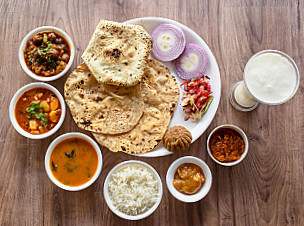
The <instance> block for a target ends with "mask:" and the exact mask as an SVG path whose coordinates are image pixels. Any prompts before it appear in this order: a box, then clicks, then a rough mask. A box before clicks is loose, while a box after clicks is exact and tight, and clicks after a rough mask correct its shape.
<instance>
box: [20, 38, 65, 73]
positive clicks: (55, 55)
mask: <svg viewBox="0 0 304 226" xmlns="http://www.w3.org/2000/svg"><path fill="white" fill-rule="evenodd" d="M70 54H71V50H70V46H69V44H68V43H67V41H66V40H65V39H64V38H63V37H62V36H60V35H59V34H57V33H54V32H41V33H38V34H36V35H35V36H33V37H32V38H30V39H29V40H28V41H27V43H26V47H25V50H24V59H25V62H26V65H27V67H28V68H29V69H30V70H31V71H32V72H33V73H35V74H36V75H38V76H42V77H49V76H53V75H57V74H59V73H60V72H62V71H63V70H64V69H65V67H66V65H67V64H68V62H69V60H70Z"/></svg>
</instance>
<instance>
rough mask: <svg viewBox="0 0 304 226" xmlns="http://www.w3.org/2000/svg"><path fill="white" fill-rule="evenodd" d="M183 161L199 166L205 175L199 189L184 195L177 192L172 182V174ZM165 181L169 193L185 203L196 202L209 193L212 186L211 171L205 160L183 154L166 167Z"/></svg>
mask: <svg viewBox="0 0 304 226" xmlns="http://www.w3.org/2000/svg"><path fill="white" fill-rule="evenodd" d="M185 163H193V164H195V165H197V166H199V167H200V168H201V169H202V170H203V172H204V175H205V179H206V180H205V183H204V184H203V186H202V187H201V188H200V190H199V191H198V192H197V193H195V194H193V195H186V194H183V193H181V192H179V191H178V190H177V189H176V188H175V187H174V186H173V184H172V182H173V179H174V174H175V172H176V170H177V168H178V167H179V166H180V165H182V164H185ZM166 183H167V187H168V190H169V191H170V193H171V195H173V196H174V197H175V198H176V199H178V200H180V201H182V202H186V203H192V202H198V201H200V200H202V199H203V198H204V197H206V195H207V194H208V193H209V191H210V189H211V186H212V173H211V170H210V168H209V166H208V165H207V163H206V162H205V161H203V160H202V159H200V158H197V157H194V156H184V157H180V158H178V159H176V160H175V161H174V162H173V163H172V164H171V165H170V167H169V168H168V171H167V175H166Z"/></svg>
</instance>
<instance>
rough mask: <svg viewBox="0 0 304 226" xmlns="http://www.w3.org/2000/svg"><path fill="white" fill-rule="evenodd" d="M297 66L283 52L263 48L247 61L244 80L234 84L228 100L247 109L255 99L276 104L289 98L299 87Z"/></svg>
mask: <svg viewBox="0 0 304 226" xmlns="http://www.w3.org/2000/svg"><path fill="white" fill-rule="evenodd" d="M299 79H300V75H299V70H298V68H297V66H296V64H295V62H294V61H293V60H292V59H291V58H290V57H289V56H288V55H286V54H285V53H282V52H280V51H277V50H264V51H261V52H259V53H257V54H255V55H254V56H253V57H251V58H250V60H249V61H248V62H247V64H246V67H245V70H244V81H241V82H238V83H237V84H235V85H234V87H233V91H232V93H231V97H230V100H231V103H232V105H233V106H234V107H236V108H237V109H238V110H241V111H250V110H253V109H255V108H256V107H257V105H258V102H259V103H263V104H268V105H277V104H282V103H285V102H286V101H288V100H290V99H291V98H292V97H293V96H294V94H295V93H296V91H297V89H298V87H299Z"/></svg>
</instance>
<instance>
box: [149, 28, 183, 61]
mask: <svg viewBox="0 0 304 226" xmlns="http://www.w3.org/2000/svg"><path fill="white" fill-rule="evenodd" d="M151 36H152V39H153V48H152V54H153V56H154V57H155V58H156V59H157V60H160V61H171V60H174V59H176V58H177V57H179V56H180V55H181V54H182V52H183V51H184V49H185V46H186V37H185V34H184V32H183V31H182V29H180V28H178V27H176V26H174V25H172V24H160V25H158V26H157V27H155V28H154V30H153V31H152V33H151Z"/></svg>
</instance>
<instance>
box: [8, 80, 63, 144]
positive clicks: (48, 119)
mask: <svg viewBox="0 0 304 226" xmlns="http://www.w3.org/2000/svg"><path fill="white" fill-rule="evenodd" d="M65 112H66V108H65V103H64V100H63V97H62V96H61V94H60V92H59V91H58V90H57V89H56V88H55V87H53V86H51V85H49V84H47V83H43V82H35V83H30V84H27V85H25V86H23V87H22V88H20V89H19V90H18V91H17V92H16V93H15V95H14V96H13V98H12V100H11V103H10V106H9V114H10V120H11V122H12V124H13V126H14V128H15V129H16V130H17V132H19V133H20V134H21V135H23V136H25V137H27V138H31V139H43V138H46V137H49V136H51V135H52V134H54V133H55V132H56V131H57V130H58V129H59V128H60V126H61V125H62V123H63V121H64V118H65Z"/></svg>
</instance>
